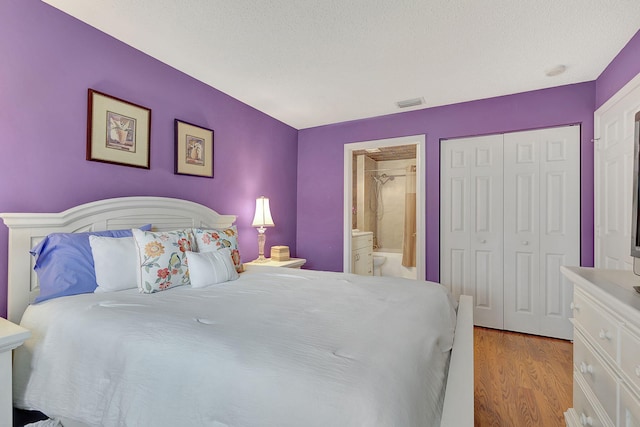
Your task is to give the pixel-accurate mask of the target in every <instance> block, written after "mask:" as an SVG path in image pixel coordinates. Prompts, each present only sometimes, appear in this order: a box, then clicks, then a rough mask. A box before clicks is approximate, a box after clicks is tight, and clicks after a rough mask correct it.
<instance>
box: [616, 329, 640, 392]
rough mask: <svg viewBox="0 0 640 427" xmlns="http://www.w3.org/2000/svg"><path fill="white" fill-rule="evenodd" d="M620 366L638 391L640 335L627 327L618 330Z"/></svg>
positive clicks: (639, 386)
mask: <svg viewBox="0 0 640 427" xmlns="http://www.w3.org/2000/svg"><path fill="white" fill-rule="evenodd" d="M620 367H621V368H622V372H624V374H625V375H626V376H627V378H628V379H629V380H630V381H631V383H632V384H633V385H634V386H635V388H636V392H637V393H640V337H638V335H636V334H635V333H634V332H632V331H630V330H628V329H627V328H621V330H620Z"/></svg>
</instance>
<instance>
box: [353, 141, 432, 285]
mask: <svg viewBox="0 0 640 427" xmlns="http://www.w3.org/2000/svg"><path fill="white" fill-rule="evenodd" d="M426 139H427V138H426V135H412V136H403V137H398V138H388V139H376V140H372V141H361V142H353V143H349V144H345V145H344V181H343V182H344V202H343V218H344V222H343V241H344V243H343V250H344V252H343V270H344V271H345V272H347V273H349V272H351V204H352V197H353V152H354V151H355V150H366V149H370V148H380V147H391V146H397V145H410V144H415V145H416V273H417V278H418V279H420V280H424V279H425V277H426V271H427V268H426V256H425V255H426V235H425V233H426V224H425V203H426V181H425V170H424V167H425V165H426V157H425V155H426Z"/></svg>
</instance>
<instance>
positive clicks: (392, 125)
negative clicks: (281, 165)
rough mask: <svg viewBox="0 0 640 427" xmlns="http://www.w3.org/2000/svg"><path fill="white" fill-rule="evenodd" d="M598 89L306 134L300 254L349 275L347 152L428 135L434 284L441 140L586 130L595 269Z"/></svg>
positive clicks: (584, 228)
mask: <svg viewBox="0 0 640 427" xmlns="http://www.w3.org/2000/svg"><path fill="white" fill-rule="evenodd" d="M594 96H595V83H594V82H588V83H581V84H575V85H570V86H562V87H558V88H553V89H546V90H539V91H534V92H527V93H521V94H516V95H510V96H503V97H499V98H492V99H485V100H480V101H472V102H466V103H462V104H455V105H449V106H444V107H437V108H429V109H424V110H418V111H412V112H407V113H400V114H394V115H389V116H384V117H378V118H374V119H367V120H358V121H353V122H346V123H340V124H334V125H328V126H322V127H317V128H311V129H305V130H301V131H300V132H299V136H298V234H297V239H298V245H297V247H298V255H299V256H301V257H304V258H307V260H308V262H307V266H308V267H309V268H315V269H323V270H334V271H341V270H342V254H343V248H342V228H343V216H342V204H343V170H342V168H343V150H344V148H343V146H344V144H345V143H349V142H358V141H366V140H373V139H383V138H392V137H399V136H406V135H416V134H426V135H427V141H426V146H427V149H426V151H427V152H426V158H427V160H426V168H425V169H426V183H427V190H426V242H427V246H426V256H427V268H426V271H427V276H426V277H427V279H428V280H434V281H438V279H439V276H440V273H439V270H440V269H439V263H440V248H439V245H440V242H439V234H440V222H439V221H440V217H439V205H440V139H441V138H456V137H462V136H471V135H482V134H491V133H500V132H510V131H518V130H525V129H535V128H542V127H550V126H557V125H565V124H572V123H580V124H581V125H582V137H581V147H582V153H581V160H580V161H581V168H582V180H581V209H582V223H581V236H582V253H581V262H582V264H583V265H587V266H588V265H593V166H592V165H593V146H592V144H591V142H590V140H591V139H592V138H593V106H594V102H595V100H594Z"/></svg>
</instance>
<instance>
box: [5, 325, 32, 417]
mask: <svg viewBox="0 0 640 427" xmlns="http://www.w3.org/2000/svg"><path fill="white" fill-rule="evenodd" d="M30 336H31V332H29V331H28V330H27V329H25V328H23V327H22V326H18V325H16V324H15V323H11V322H9V321H8V320H7V319H3V318H1V317H0V384H2V387H0V425H2V426H11V425H13V399H12V393H11V391H12V388H13V387H12V386H11V384H12V379H11V376H12V375H11V374H12V373H11V370H12V367H11V360H12V358H11V350H13V349H14V348H16V347H19V346H21V345H22V343H23V342H25V340H27V339H28V338H29V337H30Z"/></svg>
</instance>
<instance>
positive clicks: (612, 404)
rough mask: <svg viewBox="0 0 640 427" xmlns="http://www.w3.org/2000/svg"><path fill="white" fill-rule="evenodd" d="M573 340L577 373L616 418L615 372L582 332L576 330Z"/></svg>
mask: <svg viewBox="0 0 640 427" xmlns="http://www.w3.org/2000/svg"><path fill="white" fill-rule="evenodd" d="M573 338H574V341H573V364H574V365H575V368H576V374H575V375H580V376H582V378H583V379H584V381H585V382H586V383H587V384H588V385H589V387H590V388H591V391H593V393H594V394H595V395H596V396H597V397H598V400H599V401H600V403H601V404H602V407H603V408H604V410H605V412H606V413H607V414H608V415H609V417H611V419H615V417H616V413H617V406H616V404H617V402H616V389H617V386H618V383H617V381H616V377H615V374H614V373H613V372H612V371H610V370H609V368H607V367H606V366H605V364H604V361H603V360H602V359H601V358H600V357H598V356H596V355H595V354H594V353H593V352H592V351H591V348H590V347H589V346H588V345H587V344H586V342H585V338H584V337H583V336H582V334H581V333H579V332H578V331H575V334H574V337H573Z"/></svg>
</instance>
